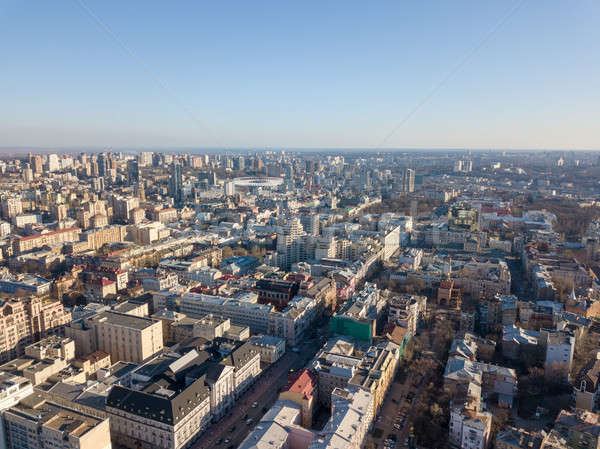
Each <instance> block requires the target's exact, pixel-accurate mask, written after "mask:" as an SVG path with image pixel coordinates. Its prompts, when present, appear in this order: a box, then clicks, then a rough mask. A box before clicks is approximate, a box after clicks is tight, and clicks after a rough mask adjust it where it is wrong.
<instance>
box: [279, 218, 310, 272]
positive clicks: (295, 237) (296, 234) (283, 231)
mask: <svg viewBox="0 0 600 449" xmlns="http://www.w3.org/2000/svg"><path fill="white" fill-rule="evenodd" d="M304 235H306V233H305V232H304V228H303V227H302V223H301V222H300V219H298V217H293V218H290V219H289V220H288V221H287V223H285V224H284V225H282V226H280V229H279V231H278V232H277V264H278V265H279V267H280V268H282V269H286V270H289V269H290V267H291V265H292V264H294V263H296V262H300V261H302V260H304V258H305V257H304V254H305V251H304V245H303V243H304V242H303V239H302V237H303V236H304Z"/></svg>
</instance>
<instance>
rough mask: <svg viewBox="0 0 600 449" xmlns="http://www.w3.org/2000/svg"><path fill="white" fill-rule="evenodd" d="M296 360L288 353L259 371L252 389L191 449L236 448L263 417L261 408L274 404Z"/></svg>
mask: <svg viewBox="0 0 600 449" xmlns="http://www.w3.org/2000/svg"><path fill="white" fill-rule="evenodd" d="M298 360H299V356H298V354H295V353H293V352H290V351H288V352H286V353H285V354H284V355H283V357H281V359H279V360H278V361H277V362H276V363H274V364H273V365H271V366H270V367H269V368H267V369H266V370H265V371H263V372H262V374H261V375H260V377H259V378H258V380H257V381H256V382H255V383H254V385H253V386H252V387H250V389H249V390H248V391H247V392H246V393H245V394H244V395H242V397H240V398H239V399H238V400H237V401H236V403H235V406H234V407H233V409H232V410H230V411H229V414H228V415H226V416H225V417H224V418H223V419H221V420H220V421H219V422H216V423H214V424H212V425H211V426H210V427H209V428H208V429H206V431H204V433H203V434H202V436H201V437H200V438H199V440H198V441H197V442H196V443H195V444H194V445H193V446H192V448H193V449H209V448H215V447H222V448H227V447H229V446H233V447H236V446H237V445H239V444H240V443H241V442H242V441H243V440H244V438H246V436H247V435H248V433H249V432H250V430H251V429H252V428H253V427H254V425H255V424H256V422H257V421H259V420H260V418H261V417H262V416H263V414H264V411H263V408H266V409H268V408H270V407H271V405H273V403H274V402H275V401H276V400H277V397H278V395H279V389H280V388H281V387H283V386H285V385H286V384H287V376H288V374H289V370H290V369H293V367H294V366H296V365H297V363H298ZM254 402H256V403H257V406H256V407H252V404H253V403H254ZM246 414H247V415H248V418H251V419H252V423H251V424H250V425H247V424H246V419H248V418H244V416H245V415H246ZM227 440H229V441H227ZM226 441H227V442H226Z"/></svg>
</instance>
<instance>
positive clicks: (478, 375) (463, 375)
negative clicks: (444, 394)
mask: <svg viewBox="0 0 600 449" xmlns="http://www.w3.org/2000/svg"><path fill="white" fill-rule="evenodd" d="M444 388H445V389H446V390H447V391H449V392H451V393H453V394H454V395H456V394H462V393H463V392H465V391H477V390H478V391H480V392H481V393H483V394H492V393H495V394H497V395H498V404H499V405H501V406H505V407H512V404H513V400H514V396H515V394H516V392H517V373H516V371H515V370H514V369H512V368H505V367H502V366H498V365H493V364H490V363H481V362H474V361H471V360H468V359H465V358H463V357H458V356H451V357H449V358H448V363H447V364H446V369H445V371H444Z"/></svg>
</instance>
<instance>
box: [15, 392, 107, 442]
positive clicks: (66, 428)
mask: <svg viewBox="0 0 600 449" xmlns="http://www.w3.org/2000/svg"><path fill="white" fill-rule="evenodd" d="M3 418H4V432H5V437H6V447H7V448H8V449H23V448H30V449H54V448H63V449H110V448H111V441H110V430H109V422H108V419H100V418H97V417H95V416H92V415H88V414H84V413H81V412H77V411H75V410H72V409H69V408H64V407H62V406H60V405H58V404H56V403H53V402H49V401H47V400H45V399H44V398H42V397H41V396H39V395H37V394H33V395H30V396H28V397H27V398H25V399H23V400H21V402H19V404H17V405H15V406H13V407H11V408H9V409H8V410H6V411H5V412H4V414H3Z"/></svg>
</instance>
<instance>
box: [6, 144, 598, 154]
mask: <svg viewBox="0 0 600 449" xmlns="http://www.w3.org/2000/svg"><path fill="white" fill-rule="evenodd" d="M282 151H285V152H305V153H322V152H325V153H327V152H344V153H360V152H368V153H401V152H408V153H410V152H428V153H443V152H449V153H457V152H458V153H468V152H473V153H485V152H491V153H501V152H521V153H522V152H529V153H540V152H542V153H543V152H546V153H560V152H578V153H596V152H600V149H581V148H568V149H567V148H546V149H542V148H457V147H448V148H426V147H418V148H408V147H407V148H402V147H398V148H376V147H263V148H257V147H252V146H248V147H211V146H207V147H202V146H181V147H166V148H165V147H128V146H120V147H101V146H65V147H53V146H0V155H2V156H10V155H19V154H24V153H28V152H39V153H50V154H52V153H86V152H87V153H101V152H124V153H142V152H159V153H177V152H187V153H194V152H195V153H198V152H203V153H211V154H222V153H227V152H232V153H240V152H252V153H264V152H282Z"/></svg>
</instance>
